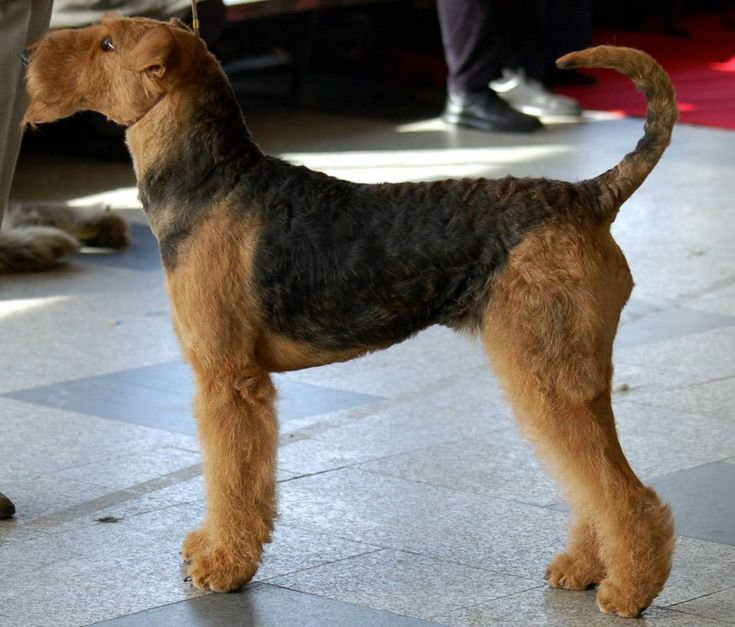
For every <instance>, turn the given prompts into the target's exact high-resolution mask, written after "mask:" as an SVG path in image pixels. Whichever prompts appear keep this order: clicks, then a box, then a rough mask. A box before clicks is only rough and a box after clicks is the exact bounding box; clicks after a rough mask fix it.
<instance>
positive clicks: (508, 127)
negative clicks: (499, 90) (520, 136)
mask: <svg viewBox="0 0 735 627" xmlns="http://www.w3.org/2000/svg"><path fill="white" fill-rule="evenodd" d="M442 118H443V120H444V121H445V122H446V123H447V124H456V125H459V126H467V127H469V128H474V129H478V130H481V131H500V132H507V133H530V132H532V131H537V130H538V129H540V128H543V124H541V122H540V121H539V120H538V118H535V117H533V116H531V115H526V114H525V113H521V112H520V111H516V110H515V109H514V108H513V107H511V106H510V105H508V104H507V103H506V102H505V101H504V100H503V99H501V98H499V97H498V96H497V94H495V93H493V92H492V91H491V90H490V89H484V90H482V91H479V92H472V93H469V94H453V93H450V94H449V95H448V97H447V104H446V107H445V108H444V113H443V114H442Z"/></svg>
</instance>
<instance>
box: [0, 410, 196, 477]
mask: <svg viewBox="0 0 735 627" xmlns="http://www.w3.org/2000/svg"><path fill="white" fill-rule="evenodd" d="M162 447H172V448H176V449H182V450H189V451H198V449H199V444H198V442H197V440H196V438H195V437H193V436H187V435H183V434H178V433H171V432H167V431H162V430H159V429H150V428H146V427H142V426H138V425H132V424H129V423H121V422H116V421H110V420H106V419H103V418H98V417H95V416H88V415H81V414H76V413H72V412H68V411H63V410H59V409H53V408H47V407H41V406H39V405H31V404H27V403H23V402H18V401H13V400H10V399H7V398H3V397H1V396H0V476H1V477H3V478H11V479H14V478H19V479H20V478H23V477H31V476H35V475H38V474H41V473H53V472H57V471H60V470H64V469H68V468H74V467H76V466H81V465H84V464H90V463H95V462H102V461H105V460H109V459H111V458H114V457H120V456H124V455H126V454H130V455H137V454H145V453H147V452H149V451H152V450H155V449H158V448H162Z"/></svg>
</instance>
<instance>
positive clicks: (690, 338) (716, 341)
mask: <svg viewBox="0 0 735 627" xmlns="http://www.w3.org/2000/svg"><path fill="white" fill-rule="evenodd" d="M733 346H735V327H733V326H729V327H723V328H720V329H712V330H709V331H704V332H701V333H694V334H692V335H684V336H680V337H676V338H672V339H667V340H660V341H657V342H653V343H651V344H641V345H637V346H622V347H620V348H619V349H618V350H617V351H616V358H617V359H619V360H620V361H622V362H625V363H631V364H637V365H640V366H651V367H653V368H656V369H658V368H661V369H665V368H667V367H672V366H673V367H674V368H676V369H677V370H681V371H683V372H691V373H692V374H695V375H699V376H703V377H706V378H708V379H721V378H724V377H731V376H735V351H734V350H733Z"/></svg>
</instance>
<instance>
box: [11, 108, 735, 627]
mask: <svg viewBox="0 0 735 627" xmlns="http://www.w3.org/2000/svg"><path fill="white" fill-rule="evenodd" d="M246 110H247V111H248V114H247V117H248V119H249V121H250V125H251V128H252V130H253V133H254V135H255V137H256V139H257V140H258V141H259V142H260V144H261V145H262V146H263V147H264V148H265V149H266V150H267V151H269V152H272V153H277V154H283V155H286V156H288V157H289V158H291V159H293V160H296V161H300V162H303V163H306V164H308V165H311V166H313V167H315V168H318V169H323V170H327V171H329V172H331V173H334V174H336V175H340V176H343V177H346V178H353V179H356V180H365V181H376V180H401V179H406V178H415V179H431V178H438V177H443V176H460V175H472V176H477V175H487V176H497V175H502V174H505V173H514V174H517V175H530V176H533V175H547V176H551V177H564V178H581V177H585V176H590V175H594V174H596V173H598V172H600V171H602V170H603V169H606V168H607V167H609V166H610V165H612V164H614V163H615V162H616V161H617V159H619V158H620V157H621V156H622V155H623V154H624V153H625V152H626V151H627V150H629V149H630V148H631V147H632V146H633V145H634V142H635V141H636V140H637V138H638V137H639V135H640V134H641V121H640V120H605V121H599V120H598V121H589V122H588V123H586V124H582V125H565V126H555V127H550V128H549V130H547V131H546V132H544V133H541V134H538V135H534V136H531V137H512V136H505V135H485V134H482V133H474V132H471V131H465V130H462V131H451V132H450V131H447V130H445V129H444V128H443V127H442V126H441V124H440V123H438V122H437V121H436V120H431V119H429V120H426V119H421V118H419V117H415V118H412V119H408V120H406V119H402V120H400V121H391V120H390V119H386V118H385V117H383V118H367V117H365V118H355V117H348V116H346V115H335V114H326V113H319V112H316V111H296V112H294V111H288V110H284V109H281V108H278V107H275V108H274V107H272V106H262V105H260V106H259V107H256V109H255V110H250V109H248V108H247V107H246ZM404 117H405V116H404ZM733 163H735V134H733V133H728V132H724V131H718V130H712V129H705V128H694V127H687V126H680V127H678V129H677V131H676V135H675V140H674V144H673V146H672V147H671V149H670V150H669V152H668V153H667V154H666V156H665V158H664V161H663V162H662V163H661V164H660V166H659V167H658V168H657V169H656V170H655V172H654V173H653V174H652V176H651V177H650V179H649V180H648V182H647V183H646V184H645V185H644V187H643V188H642V189H641V190H640V191H639V193H638V194H637V195H636V196H635V197H634V198H633V199H632V200H631V201H630V202H629V203H628V205H627V206H626V207H625V208H624V209H623V211H622V213H621V215H620V217H619V218H618V220H617V222H616V223H615V227H614V231H615V235H616V237H617V238H618V240H619V241H620V243H621V245H622V247H623V249H624V250H625V252H626V254H627V255H628V258H629V261H630V265H631V267H632V269H633V273H634V275H635V277H636V282H637V287H636V289H635V292H634V296H633V299H632V301H631V303H630V305H629V307H628V308H627V309H626V311H625V314H624V317H623V323H622V326H621V329H620V334H619V337H618V340H617V348H616V362H617V374H616V380H617V384H618V385H619V384H625V386H620V388H621V391H619V392H617V393H616V398H615V400H616V409H617V417H618V421H619V428H620V436H621V439H622V442H623V445H624V448H625V450H626V451H627V453H628V455H629V457H630V459H631V462H632V464H633V465H634V467H635V468H636V469H637V471H638V472H639V473H640V475H641V476H642V477H643V478H644V479H645V480H646V481H649V482H651V483H652V484H653V485H655V486H657V487H658V488H659V489H660V491H661V492H662V493H663V495H664V496H665V497H666V498H667V499H668V500H669V501H670V502H671V503H672V505H673V508H674V511H675V514H676V518H677V521H678V530H679V533H680V536H681V537H680V541H679V546H678V550H677V554H676V561H675V566H674V570H673V572H672V575H671V578H670V581H669V583H668V584H667V586H666V588H665V589H664V591H663V593H662V594H661V595H660V597H659V598H658V599H657V600H656V602H655V605H654V606H653V607H652V608H650V609H649V610H648V611H647V612H646V614H645V616H644V618H643V619H642V620H641V621H640V622H639V623H636V624H641V625H647V624H652V625H661V626H664V625H677V626H678V625H681V626H692V625H725V624H735V412H734V408H735V385H734V384H735V254H733V248H732V242H733V240H734V239H735V217H734V216H733V212H732V189H733V187H732V175H733V170H732V168H733ZM133 185H134V180H133V178H132V171H131V169H130V167H129V165H128V164H124V163H115V162H92V161H84V160H75V159H68V158H59V157H54V156H39V155H36V156H35V157H33V158H26V159H25V160H24V161H23V162H22V164H21V167H20V170H19V173H18V177H17V181H16V188H15V192H14V193H15V196H16V198H19V199H24V198H38V197H39V196H43V197H46V198H63V199H76V201H77V202H82V203H83V202H86V201H89V200H94V199H96V198H100V197H101V198H103V199H104V200H106V201H109V202H110V203H112V204H113V206H115V207H116V208H121V210H122V211H123V213H124V214H125V215H127V216H128V217H129V218H130V220H131V221H132V223H133V235H134V238H135V241H134V244H133V246H132V247H131V249H130V250H129V251H127V252H124V253H122V254H117V255H94V254H81V255H78V256H76V257H75V258H73V259H71V260H70V262H69V264H68V265H67V266H66V267H64V268H62V269H61V270H59V271H56V272H52V273H47V274H39V275H33V276H10V277H2V278H0V333H1V337H2V362H1V363H2V365H1V366H0V368H1V369H2V370H1V372H2V376H1V377H0V489H1V490H2V491H3V492H6V493H7V494H8V495H10V496H12V497H13V498H14V500H15V502H16V504H17V507H18V515H17V517H16V518H15V519H14V520H11V521H7V522H2V523H0V582H2V584H0V624H3V625H22V626H25V625H39V626H40V625H49V626H54V627H57V626H61V625H86V624H92V623H97V622H107V623H108V624H111V625H120V626H132V625H136V626H137V625H176V626H180V625H277V626H285V625H297V626H301V625H319V626H323V625H420V624H449V625H519V626H521V625H522V626H527V625H560V626H561V625H564V626H566V625H584V626H590V625H601V626H606V625H617V624H625V621H624V620H622V619H616V618H611V617H606V616H603V615H602V614H599V613H598V611H597V609H596V607H595V604H594V598H593V594H594V593H593V592H578V593H574V592H564V591H558V590H552V589H549V588H548V587H547V586H546V585H545V583H544V580H543V572H544V565H545V563H546V561H547V560H549V558H550V557H551V556H552V555H553V554H554V553H555V552H556V551H558V550H559V549H560V548H561V547H562V546H563V543H564V536H565V531H564V530H565V524H566V518H567V514H566V511H565V507H564V505H563V503H562V502H561V499H560V496H559V493H558V491H557V489H556V487H555V485H554V483H553V482H552V481H550V480H549V479H548V478H547V477H546V476H545V475H544V474H543V473H542V472H541V471H540V469H539V467H538V464H537V463H536V461H535V459H534V457H533V455H532V453H531V451H530V449H529V447H528V446H527V445H526V444H525V442H524V441H523V440H522V439H521V437H520V435H519V434H518V432H517V430H516V427H515V425H514V423H513V421H512V419H511V417H510V414H509V411H508V409H507V407H506V405H505V404H504V402H503V399H502V395H501V394H500V392H499V390H498V387H497V385H496V382H495V381H494V379H493V377H492V376H491V374H490V373H489V371H488V369H487V367H486V364H485V358H484V356H483V354H482V352H481V350H480V348H479V346H478V345H477V344H475V343H473V342H472V341H470V340H468V339H466V338H462V337H458V336H456V335H454V334H452V333H451V332H450V331H447V330H446V329H443V328H438V327H437V328H432V329H429V330H428V331H426V332H424V333H423V334H421V335H419V336H418V337H416V338H415V339H412V340H410V341H408V342H406V343H404V344H401V345H399V346H396V347H393V348H391V349H389V350H387V351H385V352H382V353H379V354H375V355H371V356H369V357H365V358H363V359H360V360H357V361H353V362H349V363H346V364H339V365H332V366H327V367H323V368H316V369H313V370H306V371H302V372H296V373H291V374H287V375H281V376H278V377H277V378H276V379H277V385H278V388H279V391H280V400H279V409H280V417H281V432H282V442H281V447H280V461H279V464H280V465H279V481H280V483H279V490H280V510H281V516H280V522H279V523H278V527H277V532H276V536H275V541H274V542H273V544H272V545H271V546H269V548H268V551H267V554H266V557H265V560H264V562H263V565H262V567H261V569H260V571H259V572H258V575H257V577H256V581H255V583H253V584H251V585H250V586H249V587H247V589H245V590H244V591H242V592H241V593H239V594H232V595H224V596H223V595H205V594H203V593H201V592H199V591H196V590H194V589H193V588H191V587H190V585H189V584H188V583H186V582H185V581H184V575H183V572H182V570H181V565H180V558H179V555H178V549H179V544H180V542H181V539H182V537H183V535H184V533H185V532H186V531H187V530H188V529H190V528H192V527H194V526H195V525H197V523H198V521H199V520H200V519H201V518H202V515H203V485H202V478H201V469H200V454H199V447H198V444H197V441H196V438H195V437H194V425H193V421H192V419H191V417H190V411H189V403H190V396H191V380H190V374H189V370H188V368H187V367H186V366H185V365H183V364H182V362H181V361H180V358H179V353H178V350H177V347H176V343H175V340H174V336H173V333H172V331H171V326H170V323H169V317H170V316H169V313H170V310H169V306H168V303H167V300H166V296H165V293H164V290H163V286H162V276H161V271H160V267H159V261H158V255H157V251H156V247H155V240H154V239H153V238H152V236H151V235H150V233H149V231H148V230H147V227H146V226H145V222H144V218H143V216H142V214H141V213H140V212H139V211H137V210H135V209H134V207H135V205H136V201H135V191H134V190H133V189H132V187H133ZM126 207H127V209H125V208H126ZM622 388H625V389H624V390H623V389H622ZM627 624H630V623H627Z"/></svg>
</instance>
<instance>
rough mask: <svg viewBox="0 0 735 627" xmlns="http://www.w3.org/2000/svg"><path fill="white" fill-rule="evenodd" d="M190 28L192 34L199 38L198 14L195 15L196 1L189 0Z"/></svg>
mask: <svg viewBox="0 0 735 627" xmlns="http://www.w3.org/2000/svg"><path fill="white" fill-rule="evenodd" d="M191 27H192V28H193V29H194V34H195V35H196V36H197V37H199V14H198V13H197V0H191Z"/></svg>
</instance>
